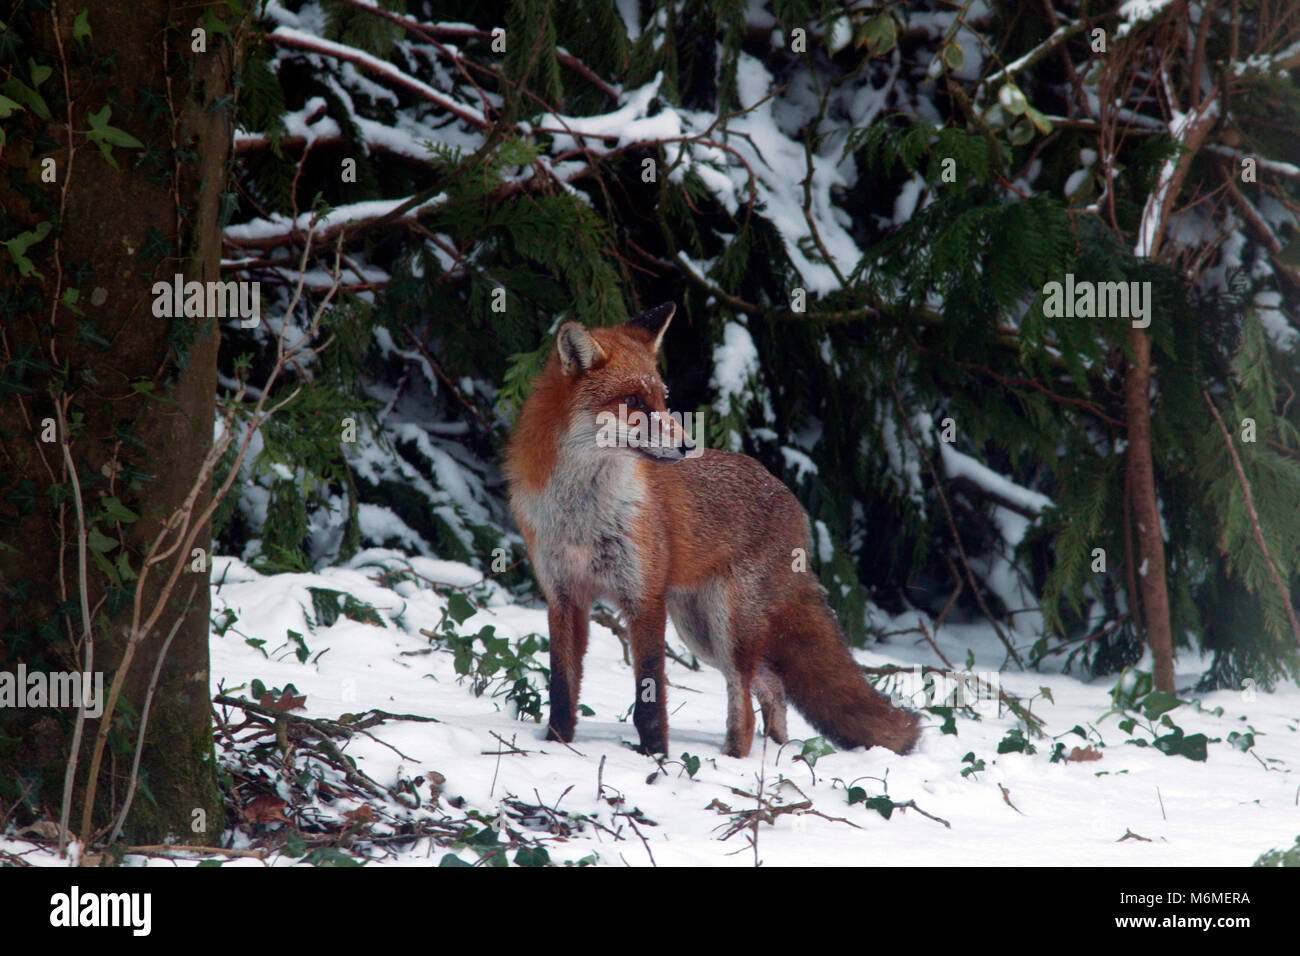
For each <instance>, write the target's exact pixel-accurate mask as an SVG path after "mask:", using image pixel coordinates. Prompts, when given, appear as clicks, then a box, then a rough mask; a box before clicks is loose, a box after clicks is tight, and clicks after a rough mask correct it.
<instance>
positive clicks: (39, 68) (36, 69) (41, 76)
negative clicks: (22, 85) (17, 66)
mask: <svg viewBox="0 0 1300 956" xmlns="http://www.w3.org/2000/svg"><path fill="white" fill-rule="evenodd" d="M27 72H28V75H29V76H31V78H32V86H33V87H36V86H40V85H41V84H42V83H44V82H45V81H46V80H48V79H49V78H50V74H51V73H53V72H54V67H52V66H46V65H45V64H44V63H37V62H36V61H35V60H28V61H27Z"/></svg>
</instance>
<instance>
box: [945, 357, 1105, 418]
mask: <svg viewBox="0 0 1300 956" xmlns="http://www.w3.org/2000/svg"><path fill="white" fill-rule="evenodd" d="M956 365H957V367H958V368H964V369H967V370H969V371H976V372H983V373H984V374H985V375H987V376H989V377H990V378H992V379H993V380H994V381H996V382H997V383H998V384H999V385H1001V386H1003V387H1004V388H1008V389H1014V388H1032V389H1036V390H1037V391H1040V392H1042V393H1043V394H1044V395H1046V396H1047V397H1048V398H1050V399H1051V400H1052V401H1054V402H1056V403H1058V404H1060V405H1073V406H1076V407H1078V408H1082V409H1083V410H1084V411H1086V412H1087V413H1088V414H1090V415H1095V416H1096V417H1097V418H1099V419H1101V420H1102V421H1103V422H1105V423H1106V424H1108V425H1114V426H1115V427H1116V428H1123V427H1124V423H1123V422H1122V421H1120V420H1119V419H1117V418H1112V417H1111V416H1109V415H1107V414H1106V413H1105V412H1103V411H1102V410H1101V409H1100V408H1098V407H1097V406H1096V405H1094V404H1093V403H1092V402H1090V401H1088V400H1087V399H1082V398H1073V397H1071V396H1069V395H1061V394H1058V393H1057V392H1053V391H1052V390H1051V389H1050V388H1048V387H1047V386H1045V385H1043V384H1042V383H1041V382H1039V381H1038V380H1037V379H1033V378H1023V377H1017V378H1007V377H1006V376H1004V375H999V374H998V373H997V372H995V371H993V369H991V368H989V367H988V366H987V365H979V364H976V363H974V362H957V363H956Z"/></svg>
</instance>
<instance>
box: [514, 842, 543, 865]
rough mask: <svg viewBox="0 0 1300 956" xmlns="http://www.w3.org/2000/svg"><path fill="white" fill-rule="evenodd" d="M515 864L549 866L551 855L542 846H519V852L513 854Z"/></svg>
mask: <svg viewBox="0 0 1300 956" xmlns="http://www.w3.org/2000/svg"><path fill="white" fill-rule="evenodd" d="M515 864H516V865H517V866H550V865H551V855H550V854H549V853H547V852H546V849H545V848H544V847H540V846H537V847H528V846H521V847H520V848H519V852H518V853H516V854H515Z"/></svg>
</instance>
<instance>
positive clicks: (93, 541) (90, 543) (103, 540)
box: [86, 525, 117, 554]
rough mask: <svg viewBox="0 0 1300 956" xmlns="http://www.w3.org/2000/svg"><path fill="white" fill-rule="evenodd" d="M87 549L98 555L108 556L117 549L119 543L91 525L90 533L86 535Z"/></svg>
mask: <svg viewBox="0 0 1300 956" xmlns="http://www.w3.org/2000/svg"><path fill="white" fill-rule="evenodd" d="M86 547H88V548H90V550H91V551H94V552H95V553H96V554H107V553H108V552H109V551H112V550H113V549H114V548H116V547H117V542H116V541H115V540H114V539H112V538H110V537H108V535H106V534H104V533H103V532H101V531H100V530H99V529H98V528H96V527H95V526H94V525H91V527H90V532H89V533H88V534H87V535H86Z"/></svg>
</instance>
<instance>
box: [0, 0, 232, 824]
mask: <svg viewBox="0 0 1300 956" xmlns="http://www.w3.org/2000/svg"><path fill="white" fill-rule="evenodd" d="M81 9H82V8H81V6H79V5H76V4H66V5H64V4H55V5H54V6H53V8H52V10H42V9H41V8H40V5H36V4H29V5H26V6H25V7H23V6H20V7H19V8H18V10H19V12H18V13H16V14H15V20H14V21H13V22H11V23H10V24H9V27H10V30H11V31H16V35H17V36H19V37H22V38H23V43H22V46H21V48H20V50H19V51H18V55H17V56H16V58H15V59H14V60H12V61H11V62H8V63H0V69H3V70H4V71H6V74H7V75H8V74H9V73H12V75H14V76H17V77H19V78H21V79H22V80H23V81H24V82H29V83H32V84H33V88H34V90H35V92H36V93H37V95H38V96H39V98H40V100H41V101H42V102H41V103H40V104H26V103H25V104H24V106H25V108H24V109H23V110H22V111H20V112H16V113H15V114H14V115H13V116H11V117H10V118H9V119H7V120H4V121H3V123H4V133H5V139H6V141H7V142H6V145H5V146H4V148H3V152H2V153H0V167H2V168H3V175H4V177H5V180H4V181H5V183H6V184H7V185H6V192H7V193H8V192H9V191H10V190H9V185H8V184H16V189H14V190H13V194H12V195H6V196H5V199H4V205H5V209H4V213H5V215H4V217H3V218H5V219H8V220H10V223H11V225H9V226H6V231H5V234H4V238H6V239H7V238H10V237H11V236H13V235H15V234H23V233H25V232H26V233H30V232H36V233H38V234H39V236H40V237H39V239H38V240H37V241H35V242H32V243H30V245H28V247H27V252H26V256H27V258H28V259H29V260H30V263H31V267H32V269H33V270H34V272H32V273H30V274H28V275H26V276H22V277H20V276H19V275H18V274H17V271H16V270H15V268H14V265H15V264H14V263H10V262H7V261H6V262H0V275H4V278H3V281H2V282H0V286H3V287H6V288H7V291H4V292H0V366H2V367H3V370H2V371H0V395H3V397H2V398H0V401H3V415H2V417H0V542H2V544H0V671H8V672H10V673H16V672H17V671H18V668H19V667H20V666H21V667H24V668H25V669H26V671H28V672H29V673H30V672H35V671H43V672H56V671H64V672H67V671H81V670H82V669H83V664H84V660H85V658H84V654H85V648H84V645H83V643H82V636H83V626H84V619H85V618H86V616H87V615H86V614H85V612H84V611H83V594H82V588H81V577H82V575H81V574H80V572H79V562H80V554H81V545H82V543H83V539H82V536H81V535H79V533H78V517H77V504H76V497H77V491H78V488H77V486H78V485H79V491H80V496H81V498H82V499H83V502H84V513H85V524H86V526H87V527H86V534H85V537H84V542H85V544H86V548H87V550H86V554H87V573H86V574H85V588H84V607H85V609H86V610H88V611H89V615H88V616H89V618H90V620H91V622H92V625H91V632H92V633H93V637H94V665H93V671H94V672H98V673H101V674H102V675H103V694H102V695H101V696H100V701H99V702H100V704H102V703H103V702H104V698H106V697H108V693H109V687H110V685H111V684H112V682H113V677H114V674H115V672H116V671H117V669H118V666H119V664H120V663H121V662H122V660H123V655H124V652H125V650H126V645H127V640H126V637H127V635H128V632H129V629H130V626H131V621H132V616H133V614H132V612H133V600H134V599H135V597H136V595H135V591H136V589H137V585H138V583H139V581H138V579H137V578H136V577H134V576H138V575H140V573H141V566H142V563H143V560H144V556H145V555H146V553H147V552H148V550H149V548H150V546H151V544H152V543H153V542H154V540H155V538H156V537H157V536H158V535H159V533H160V531H161V529H162V528H163V526H164V523H165V522H166V521H167V520H168V519H169V517H170V516H172V515H173V514H174V513H175V512H176V511H177V509H178V508H179V507H180V506H181V504H182V502H183V501H184V500H185V499H186V496H187V495H188V494H189V492H190V490H191V488H193V487H194V486H195V484H196V481H197V480H198V476H199V466H200V463H201V461H202V459H203V456H204V454H205V453H206V452H207V450H208V449H209V448H210V447H211V442H212V434H213V414H214V395H215V391H216V356H217V346H218V341H219V336H218V330H217V326H216V322H215V320H214V319H212V318H211V317H208V316H191V317H181V318H160V317H157V316H156V315H155V311H154V301H155V296H154V293H153V287H154V283H155V282H160V281H163V282H167V283H169V284H170V283H171V282H172V280H173V276H174V275H175V274H177V273H180V274H182V275H183V276H184V279H185V280H186V281H189V280H198V281H206V280H215V279H219V278H220V275H219V269H220V255H221V227H220V207H221V197H222V192H223V190H224V188H225V183H226V179H227V169H228V166H227V164H228V160H229V153H230V143H231V138H232V137H231V134H232V125H233V112H232V106H233V103H232V100H231V93H232V89H233V73H234V65H235V62H236V48H235V46H234V45H233V41H234V39H235V37H236V36H237V35H238V32H239V30H238V28H239V24H237V23H234V22H230V21H229V20H227V21H226V23H227V25H228V26H229V28H230V29H229V32H220V31H219V28H220V25H221V23H222V20H221V18H223V17H225V18H228V17H229V12H228V7H227V5H226V4H224V3H196V4H192V5H190V6H187V7H184V8H183V12H180V11H181V8H177V7H175V6H174V5H172V4H167V3H152V4H148V3H147V4H140V3H138V2H133V0H103V2H100V3H95V4H91V5H90V6H89V7H88V14H87V17H86V19H84V20H82V19H81V18H79V17H78V14H79V12H80V11H81ZM214 16H215V17H216V18H217V19H216V20H215V21H214V20H213V19H212V18H213V17H214ZM205 17H206V18H207V19H206V20H205ZM214 24H215V25H216V26H217V28H218V29H216V30H214ZM85 27H89V32H88V33H87V30H86V29H85ZM201 27H206V29H205V32H204V34H203V37H202V40H203V45H204V46H205V47H206V49H205V51H202V52H200V51H197V50H195V49H194V46H195V45H196V38H195V37H194V36H193V35H192V33H191V31H192V30H195V29H197V28H201ZM29 59H30V60H32V61H33V62H34V63H35V64H36V65H37V68H36V70H35V71H34V72H33V71H31V70H29V68H28V66H27V62H28V60H29ZM46 67H48V68H49V70H50V72H49V73H48V75H41V74H43V73H44V72H45V68H46ZM38 78H39V83H36V82H35V81H37V80H38ZM40 106H43V107H44V109H41V108H39V107H40ZM105 108H108V110H109V112H107V113H106V112H104V110H105ZM46 112H48V114H49V115H48V117H47V116H46V115H44V113H46ZM97 130H103V131H104V132H96V131H97ZM119 131H120V132H119ZM132 137H134V140H132V139H131V138H132ZM135 141H138V143H139V144H142V148H140V146H138V145H136V144H135ZM102 149H106V150H107V151H108V153H109V155H111V157H112V162H110V161H109V159H108V158H106V156H105V155H104V154H103V151H102ZM114 164H116V168H115V166H114ZM45 224H48V225H45ZM47 230H48V231H47ZM10 251H11V253H12V251H13V247H12V246H11V247H10ZM5 258H6V259H7V258H8V257H5ZM60 403H62V406H63V408H66V418H67V421H68V427H67V429H66V430H63V429H60V428H58V427H57V424H56V423H57V422H59V421H60V420H61V417H62V416H61V411H60ZM65 448H66V451H67V452H68V453H70V456H71V460H72V461H73V462H74V463H75V468H76V479H77V480H76V483H75V484H74V482H73V481H72V475H71V474H70V473H69V470H68V468H67V467H66V465H65V461H66V457H65ZM209 493H210V490H209V488H207V487H204V488H203V489H202V490H201V492H200V494H199V502H198V508H197V509H196V510H195V513H197V512H198V511H200V510H201V509H202V507H203V504H204V503H205V501H206V500H207V499H208V496H209ZM194 545H195V546H196V547H198V548H201V549H203V552H204V554H203V555H202V556H200V557H199V559H198V560H195V558H194V556H193V555H192V554H190V553H181V549H177V552H176V553H175V554H174V555H172V556H171V557H170V558H169V559H168V560H166V561H163V562H162V563H160V564H158V565H156V566H155V567H154V568H153V569H152V570H151V571H150V573H149V575H148V577H147V579H146V580H145V585H144V587H143V588H140V589H139V590H140V594H139V600H140V604H141V606H142V607H143V608H145V609H146V611H147V609H149V608H151V607H153V606H154V605H155V603H156V602H158V601H159V600H163V601H164V604H165V607H164V610H163V613H162V614H161V616H159V617H158V619H157V623H156V625H155V626H154V627H152V628H151V629H149V630H148V631H147V632H145V633H144V635H143V639H142V640H141V642H140V643H139V646H138V647H137V649H136V652H135V656H134V661H133V663H132V664H131V666H130V668H129V670H128V671H127V672H126V674H125V677H124V683H123V686H122V693H121V699H120V700H119V702H118V705H117V708H116V711H115V713H114V714H113V716H112V720H111V721H110V725H111V728H112V730H111V734H110V737H109V739H108V742H107V743H108V746H107V748H106V750H105V755H104V760H103V764H102V766H101V768H100V772H99V774H98V778H97V782H96V791H95V802H94V803H95V805H94V815H93V819H94V823H95V826H96V828H97V829H98V828H100V827H102V826H103V825H104V824H106V823H109V822H111V820H112V819H113V817H114V816H115V815H116V814H117V813H118V812H119V810H120V808H121V807H122V804H123V800H124V798H125V796H126V793H127V790H128V786H129V781H130V776H131V766H132V760H133V757H134V755H135V751H136V734H137V730H138V727H139V720H140V717H141V714H142V713H143V711H144V708H145V703H146V696H147V694H148V690H149V684H150V679H151V677H152V673H153V670H154V665H155V662H156V661H157V660H158V658H159V654H160V651H161V648H162V645H163V642H164V639H165V638H166V637H167V635H168V633H169V632H171V631H172V630H173V628H174V629H175V631H174V636H173V638H172V641H171V644H170V648H169V650H168V651H167V655H166V658H165V662H164V664H163V666H162V667H161V670H160V672H159V675H158V681H157V687H156V690H155V691H154V693H153V695H152V701H151V710H150V714H149V720H148V728H147V733H146V736H145V738H144V746H143V752H142V759H141V765H140V773H139V784H138V789H137V791H136V793H135V798H134V800H133V802H132V810H131V814H130V816H129V818H128V820H127V828H126V837H127V839H128V840H129V841H139V842H157V841H158V840H161V839H164V838H167V837H174V838H176V839H177V840H180V841H188V842H212V841H213V840H214V839H215V836H216V835H219V834H220V832H221V829H222V817H221V805H220V801H219V798H218V792H217V787H216V777H215V759H214V751H213V745H212V734H211V713H210V701H209V696H210V695H209V687H208V646H207V641H208V615H209V594H208V563H207V557H206V552H207V551H208V549H209V547H210V540H209V532H208V529H207V528H206V527H204V528H200V529H198V534H197V536H196V538H195V540H194ZM180 560H183V561H184V562H185V564H184V567H185V571H184V573H182V574H181V576H180V578H179V580H178V581H177V582H176V584H175V586H174V587H173V588H171V589H170V590H169V592H168V589H166V588H165V587H164V585H165V583H166V581H167V578H168V575H169V574H170V572H171V570H172V568H173V566H174V565H175V562H177V561H180ZM51 703H57V702H54V701H51ZM75 718H76V709H75V707H74V708H69V707H56V706H43V707H27V708H24V709H16V708H14V707H0V797H3V803H4V805H5V806H6V808H7V807H8V806H9V805H11V804H12V803H13V802H14V801H15V800H16V799H18V798H19V797H22V799H23V802H22V807H23V809H22V810H21V811H20V813H21V814H22V815H24V816H27V817H46V818H48V819H58V818H59V816H60V805H61V802H62V791H63V785H64V777H65V766H66V764H67V760H68V755H69V753H70V752H71V749H72V739H73V732H74V727H75V722H76V721H75ZM97 724H98V722H97V721H95V720H93V719H89V715H88V717H87V720H86V724H85V727H84V730H83V733H82V736H81V742H80V746H79V748H78V752H79V757H80V759H79V762H78V765H77V776H76V779H75V790H74V799H73V802H72V817H71V819H72V822H73V825H74V828H75V825H76V821H78V820H79V819H80V817H81V809H82V802H83V800H84V797H85V794H86V784H87V782H88V781H87V779H86V777H87V773H88V770H87V768H88V765H89V763H90V761H89V754H90V752H91V749H92V747H93V746H94V743H95V737H96V734H97V733H98V732H99V727H98V725H97Z"/></svg>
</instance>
